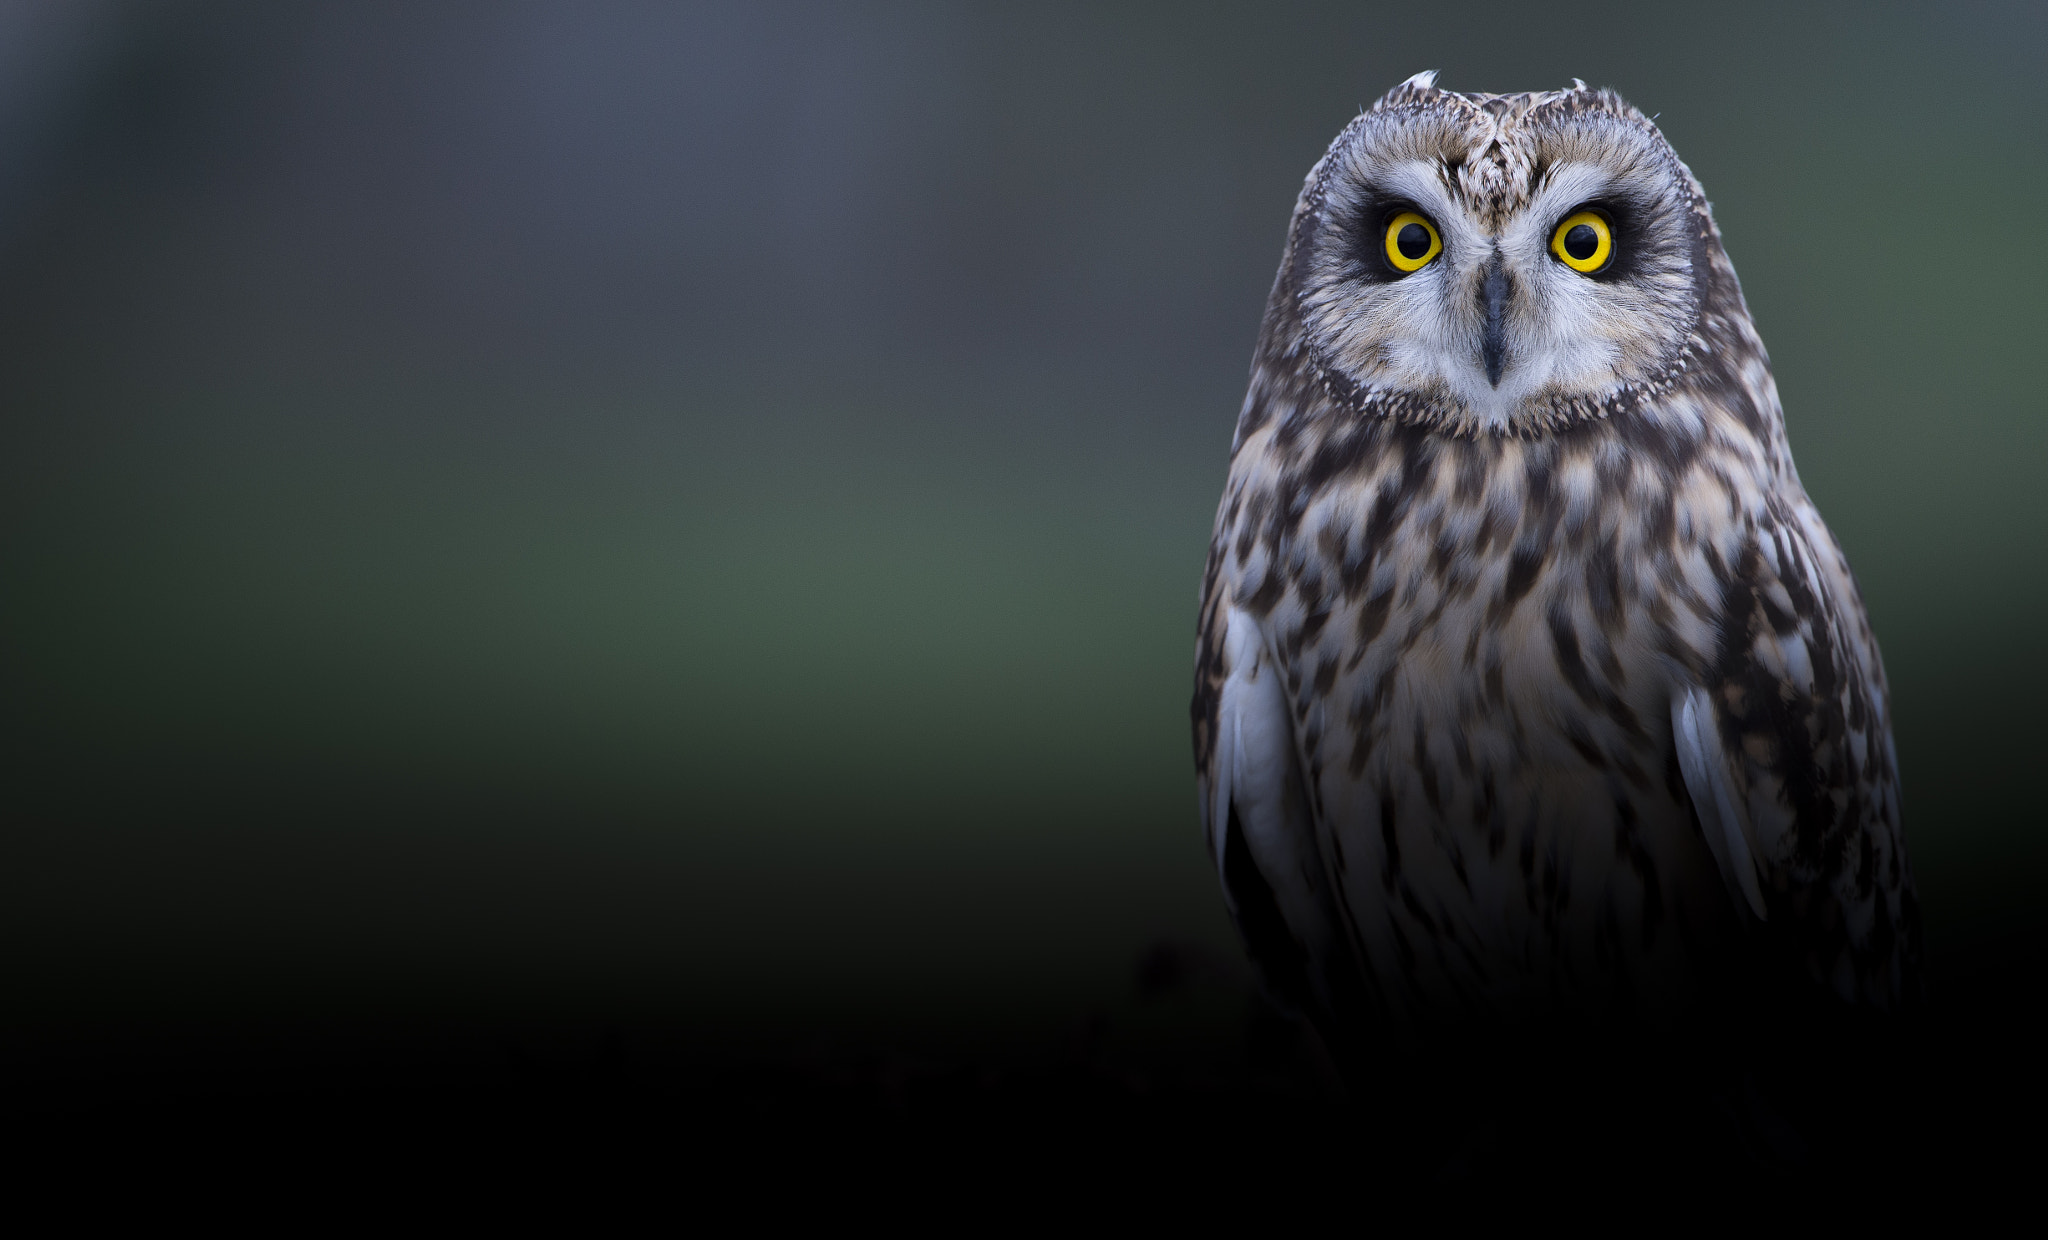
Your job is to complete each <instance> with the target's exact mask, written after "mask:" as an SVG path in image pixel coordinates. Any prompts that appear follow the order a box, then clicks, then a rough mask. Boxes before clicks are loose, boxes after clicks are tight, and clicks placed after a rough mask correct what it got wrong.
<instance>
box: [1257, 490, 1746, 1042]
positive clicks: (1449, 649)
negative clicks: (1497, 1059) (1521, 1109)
mask: <svg viewBox="0 0 2048 1240" xmlns="http://www.w3.org/2000/svg"><path fill="white" fill-rule="evenodd" d="M1442 528H1443V527H1442V526H1441V525H1438V526H1436V527H1434V528H1432V527H1431V526H1429V525H1421V526H1419V527H1417V528H1416V529H1414V530H1412V531H1411V530H1403V529H1395V530H1393V531H1390V532H1388V533H1387V534H1386V535H1385V536H1384V537H1383V540H1382V542H1381V544H1380V545H1379V546H1377V547H1375V548H1373V549H1372V550H1373V555H1372V559H1373V561H1374V564H1373V569H1372V571H1371V572H1370V573H1368V574H1366V575H1365V576H1364V584H1363V585H1362V586H1361V587H1360V588H1357V589H1355V590H1353V591H1352V592H1350V593H1349V594H1346V593H1345V592H1343V591H1341V590H1336V591H1331V590H1323V589H1319V588H1318V585H1319V582H1320V581H1322V580H1331V581H1343V580H1346V579H1347V578H1346V574H1345V568H1346V566H1345V565H1344V564H1343V563H1342V562H1341V561H1338V562H1334V563H1331V564H1328V565H1325V566H1318V565H1315V564H1314V563H1313V562H1312V560H1313V557H1307V556H1305V557H1303V565H1304V570H1305V571H1304V572H1303V575H1302V581H1303V582H1304V588H1303V589H1300V590H1298V591H1296V592H1295V598H1296V602H1297V605H1296V606H1295V607H1294V608H1293V609H1289V608H1286V607H1282V608H1276V609H1275V611H1274V613H1273V614H1272V616H1271V617H1270V618H1269V625H1270V627H1269V633H1270V634H1271V641H1272V647H1273V649H1274V651H1275V653H1276V656H1277V658H1278V660H1279V662H1280V664H1281V666H1282V668H1283V670H1284V673H1285V676H1286V685H1287V687H1288V689H1289V697H1290V701H1291V706H1292V711H1293V715H1294V718H1293V720H1292V723H1293V725H1294V729H1295V735H1296V740H1297V745H1298V747H1299V750H1300V753H1301V757H1302V760H1303V768H1304V769H1303V774H1304V776H1305V777H1306V782H1307V785H1308V787H1309V790H1310V801H1311V805H1312V808H1313V812H1314V814H1315V817H1316V819H1317V822H1318V832H1319V834H1320V836H1321V838H1322V839H1323V840H1324V841H1325V844H1324V847H1325V849H1326V852H1327V855H1328V859H1329V863H1330V866H1331V870H1332V874H1331V877H1332V880H1333V882H1334V885H1335V888H1336V890H1337V893H1338V895H1339V896H1340V898H1341V899H1342V900H1343V901H1344V903H1345V904H1346V905H1348V906H1349V910H1350V912H1349V916H1350V918H1351V920H1352V922H1353V924H1354V925H1356V926H1357V928H1358V933H1359V935H1360V941H1361V947H1362V949H1363V950H1364V951H1365V953H1366V955H1367V957H1368V959H1369V960H1371V962H1372V963H1373V965H1374V968H1375V971H1376V972H1379V973H1380V974H1381V976H1382V980H1383V981H1385V982H1386V983H1387V984H1388V985H1389V986H1390V987H1391V989H1390V991H1389V992H1388V993H1397V992H1399V993H1410V994H1411V997H1413V998H1414V999H1415V1000H1416V1001H1417V1002H1424V1003H1426V1002H1428V1001H1429V997H1430V996H1431V995H1448V994H1450V993H1452V992H1456V993H1460V994H1465V995H1466V997H1467V998H1470V997H1471V994H1470V991H1471V990H1472V988H1475V987H1477V988H1480V989H1484V990H1487V991H1489V992H1502V993H1500V994H1497V995H1496V997H1497V998H1503V1000H1504V1001H1515V1000H1514V999H1513V996H1514V994H1515V993H1518V990H1526V991H1529V992H1532V993H1540V994H1544V995H1550V996H1553V997H1554V996H1555V993H1556V991H1557V987H1558V986H1559V985H1565V984H1566V983H1564V982H1562V981H1560V979H1567V978H1569V979H1577V980H1574V981H1571V982H1570V983H1569V985H1570V986H1577V985H1580V984H1582V983H1583V984H1590V985H1593V986H1595V987H1596V988H1597V987H1599V986H1601V985H1603V983H1602V982H1601V981H1600V980H1598V979H1602V978H1605V979H1606V980H1607V981H1609V982H1611V981H1613V980H1614V978H1615V974H1616V973H1617V972H1620V973H1627V974H1630V975H1632V976H1633V977H1634V979H1635V981H1637V982H1640V981H1641V980H1642V979H1643V978H1645V977H1648V976H1650V975H1659V976H1664V977H1666V978H1667V979H1682V978H1683V977H1684V976H1686V975H1687V973H1688V970H1686V969H1685V968H1683V967H1682V966H1681V963H1680V962H1679V961H1677V960H1675V959H1671V960H1666V959H1664V957H1666V956H1670V955H1672V954H1673V953H1676V952H1679V951H1680V944H1679V939H1678V937H1677V936H1676V935H1675V934H1674V933H1673V931H1672V926H1673V916H1674V914H1675V913H1676V911H1677V910H1678V909H1680V908H1688V909H1690V915H1689V916H1688V917H1687V918H1686V920H1688V921H1689V922H1690V923H1691V924H1693V925H1695V926H1706V925H1710V924H1717V918H1718V917H1719V916H1720V914H1721V912H1722V911H1723V910H1722V909H1721V908H1720V905H1721V904H1722V903H1723V896H1722V895H1721V893H1720V892H1719V890H1718V888H1717V887H1716V885H1715V882H1714V879H1713V873H1714V872H1713V869H1712V860H1711V857H1710V856H1709V854H1707V853H1706V852H1705V850H1704V847H1703V845H1702V844H1701V843H1700V841H1699V839H1698V838H1697V835H1696V832H1695V831H1694V830H1693V828H1692V824H1691V819H1690V816H1689V812H1688V808H1687V802H1686V801H1685V800H1684V794H1683V791H1682V787H1681V785H1680V784H1679V783H1678V781H1677V780H1676V779H1675V778H1674V777H1673V776H1672V772H1671V770H1670V769H1667V768H1669V767H1670V762H1669V761H1668V758H1669V756H1670V751H1671V748H1672V745H1671V738H1670V725H1669V723H1668V718H1669V715H1668V711H1669V701H1670V693H1671V684H1670V675H1671V673H1670V668H1671V667H1672V666H1673V665H1674V664H1673V660H1672V658H1671V657H1670V655H1671V651H1672V650H1673V649H1675V648H1676V647H1675V643H1677V642H1680V641H1682V640H1684V637H1685V635H1684V634H1683V633H1682V632H1680V631H1679V630H1678V628H1677V626H1676V625H1675V624H1674V619H1673V616H1672V615H1671V613H1670V612H1669V609H1668V607H1667V606H1666V605H1665V604H1664V603H1663V602H1662V601H1661V599H1660V596H1659V595H1658V593H1657V591H1656V589H1655V583H1654V582H1649V581H1643V580H1638V579H1637V576H1636V575H1634V574H1630V573H1628V572H1625V571H1623V569H1622V568H1621V567H1620V566H1619V565H1618V564H1617V563H1616V562H1615V561H1616V558H1617V554H1616V552H1617V547H1616V542H1615V540H1613V539H1594V538H1588V539H1582V540H1578V541H1577V542H1573V541H1571V540H1569V539H1562V538H1560V539H1558V540H1556V541H1555V542H1553V543H1552V544H1551V545H1550V546H1548V547H1546V548H1545V549H1544V553H1543V554H1542V555H1541V556H1530V555H1527V554H1518V552H1523V553H1526V551H1527V550H1528V548H1527V545H1526V544H1523V545H1522V546H1521V547H1519V548H1518V547H1517V545H1516V543H1515V542H1514V541H1512V540H1500V541H1499V542H1498V543H1495V544H1483V543H1481V542H1479V540H1476V539H1474V540H1468V541H1467V542H1466V543H1465V544H1464V545H1463V546H1461V547H1454V548H1453V550H1452V551H1451V553H1450V554H1445V553H1444V551H1443V550H1442V547H1443V542H1444V540H1443V539H1442V537H1441V534H1442ZM1319 541H1320V543H1321V544H1322V545H1323V546H1324V547H1329V546H1332V545H1341V544H1336V543H1335V542H1334V540H1330V539H1323V540H1319ZM1349 579H1350V580H1353V581H1357V580H1359V579H1360V575H1359V574H1358V573H1357V572H1356V571H1355V570H1354V571H1353V572H1352V573H1351V574H1350V577H1349ZM1622 925H1626V926H1630V927H1632V930H1631V931H1630V932H1629V933H1628V934H1626V935H1620V936H1619V937H1617V935H1618V934H1619V932H1618V931H1617V930H1616V929H1615V927H1617V926H1622ZM1632 984H1633V983H1632Z"/></svg>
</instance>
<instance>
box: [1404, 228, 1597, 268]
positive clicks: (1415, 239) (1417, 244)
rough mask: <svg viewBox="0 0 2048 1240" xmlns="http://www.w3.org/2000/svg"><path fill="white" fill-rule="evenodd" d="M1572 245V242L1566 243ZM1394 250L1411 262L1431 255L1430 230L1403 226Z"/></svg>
mask: <svg viewBox="0 0 2048 1240" xmlns="http://www.w3.org/2000/svg"><path fill="white" fill-rule="evenodd" d="M1565 244H1566V245H1570V244H1571V242H1569V241H1567V242H1565ZM1394 248H1395V249H1397V250H1399V251H1401V257H1402V258H1405V259H1408V260H1410V261H1411V262H1412V261H1414V260H1415V259H1418V258H1421V257H1422V256H1423V255H1424V254H1427V253H1429V230H1428V229H1427V228H1424V227H1423V226H1422V225H1420V224H1403V225H1401V231H1400V232H1398V233H1396V234H1395V235H1394Z"/></svg>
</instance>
